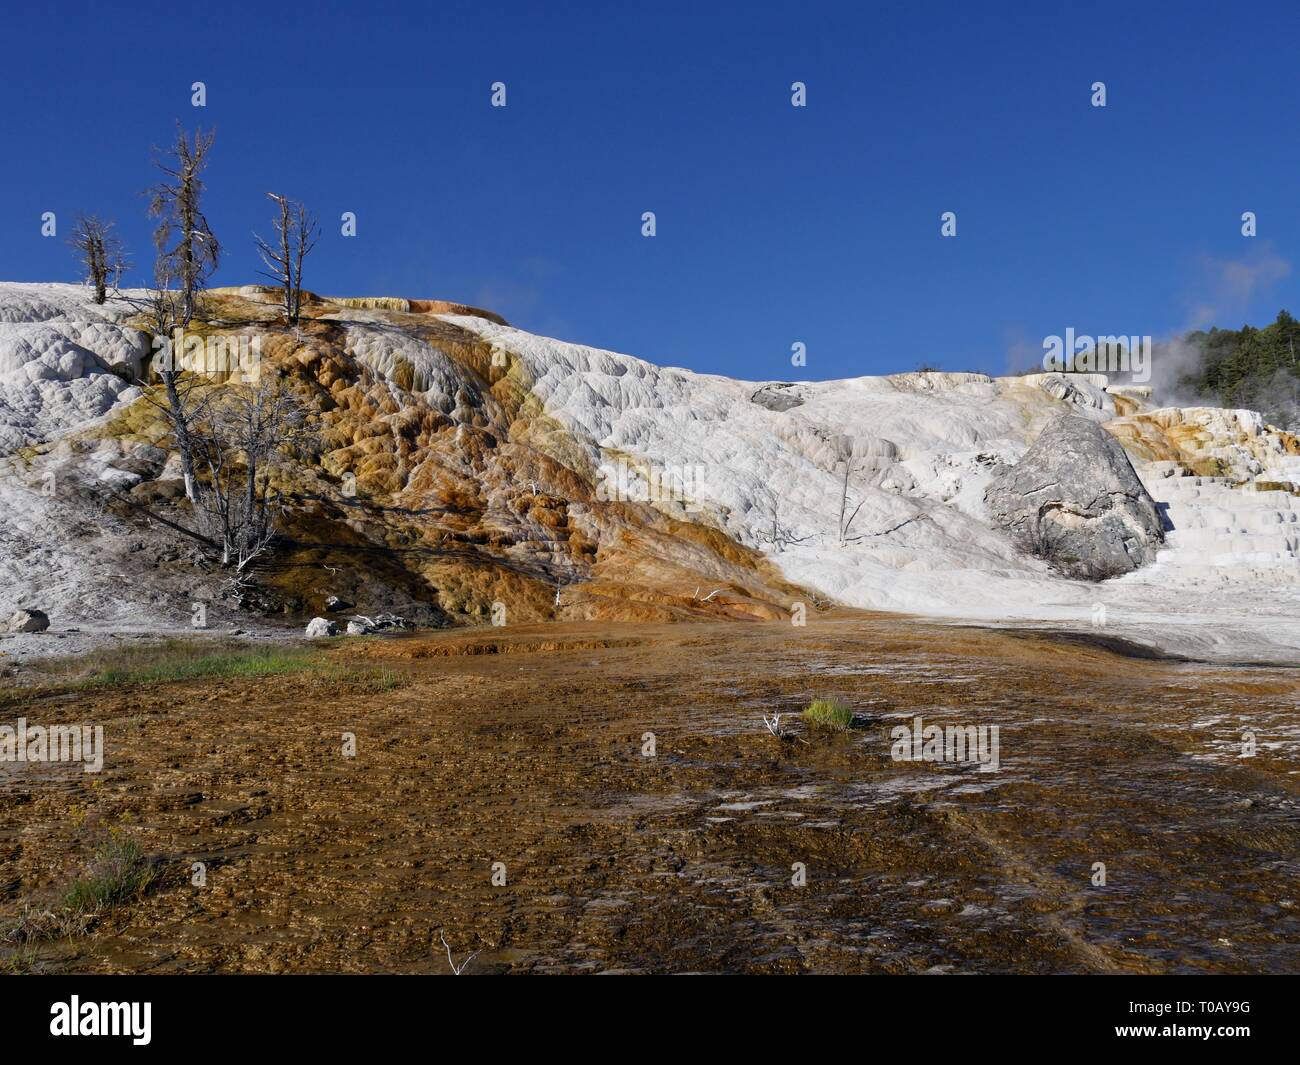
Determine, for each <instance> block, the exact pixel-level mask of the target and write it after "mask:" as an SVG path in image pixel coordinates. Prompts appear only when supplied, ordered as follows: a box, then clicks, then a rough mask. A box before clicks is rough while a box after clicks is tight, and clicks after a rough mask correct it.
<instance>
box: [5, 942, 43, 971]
mask: <svg viewBox="0 0 1300 1065" xmlns="http://www.w3.org/2000/svg"><path fill="white" fill-rule="evenodd" d="M35 964H36V948H35V947H34V946H32V944H30V943H23V944H21V945H19V946H18V947H16V948H14V949H13V950H12V951H10V952H9V953H8V954H6V955H5V956H4V957H2V958H0V976H26V975H27V974H28V973H30V972H31V971H32V966H33V965H35Z"/></svg>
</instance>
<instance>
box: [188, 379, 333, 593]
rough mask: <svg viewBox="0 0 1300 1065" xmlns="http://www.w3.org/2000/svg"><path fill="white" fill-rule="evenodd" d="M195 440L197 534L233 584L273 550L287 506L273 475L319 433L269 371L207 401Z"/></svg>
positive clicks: (196, 425) (197, 422) (194, 427)
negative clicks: (210, 545) (213, 549)
mask: <svg viewBox="0 0 1300 1065" xmlns="http://www.w3.org/2000/svg"><path fill="white" fill-rule="evenodd" d="M190 440H191V442H192V444H193V447H194V455H195V458H196V460H197V462H198V465H199V467H200V470H201V471H202V474H203V478H204V482H205V483H204V486H203V491H202V492H201V493H200V495H199V501H198V503H197V504H196V506H195V514H196V517H197V519H198V521H199V524H200V526H201V527H200V529H199V532H201V533H202V534H203V535H205V536H206V537H208V538H209V539H210V540H212V541H213V542H214V543H215V544H217V545H218V546H219V549H220V559H219V561H220V563H221V564H222V565H223V566H226V567H229V568H232V569H233V570H234V577H233V579H234V581H235V583H236V584H237V585H238V584H241V583H242V582H243V581H244V579H245V578H246V576H247V572H246V571H247V568H248V566H249V564H250V563H251V562H252V561H253V560H254V559H256V558H258V557H259V556H260V555H262V554H263V553H264V552H265V551H266V549H267V548H268V547H269V546H270V544H271V541H272V540H273V539H274V537H275V534H276V531H277V519H278V517H279V515H280V513H281V512H282V510H283V501H282V499H281V497H280V495H279V493H278V492H277V491H276V490H275V489H274V487H273V483H274V481H275V474H276V472H277V471H278V470H280V469H281V468H283V467H284V466H285V465H286V464H287V463H288V462H289V461H290V460H291V459H292V458H295V457H300V456H301V455H302V454H303V453H304V452H306V451H307V450H309V449H310V448H311V446H312V441H313V440H314V434H313V433H312V430H311V428H310V426H309V424H308V421H307V412H306V409H305V407H304V406H303V405H302V403H301V402H299V400H298V399H297V397H296V396H294V394H293V393H292V392H291V391H290V390H289V389H288V388H287V387H285V386H284V385H283V384H282V383H281V382H280V381H279V380H277V379H275V378H273V377H272V376H271V375H270V374H269V373H264V374H262V375H259V378H258V380H257V381H256V382H253V383H241V384H238V385H226V386H225V387H223V388H222V389H220V390H219V392H213V393H210V394H209V395H207V396H205V397H204V399H203V401H202V402H201V403H200V405H199V407H198V410H197V412H196V417H195V420H194V423H193V425H192V427H191V434H190Z"/></svg>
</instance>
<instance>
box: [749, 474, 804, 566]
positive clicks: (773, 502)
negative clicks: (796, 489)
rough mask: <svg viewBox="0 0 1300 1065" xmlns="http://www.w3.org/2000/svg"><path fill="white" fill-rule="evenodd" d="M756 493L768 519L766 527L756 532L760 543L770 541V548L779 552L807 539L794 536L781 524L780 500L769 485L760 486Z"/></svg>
mask: <svg viewBox="0 0 1300 1065" xmlns="http://www.w3.org/2000/svg"><path fill="white" fill-rule="evenodd" d="M758 495H759V502H760V503H761V505H762V509H763V511H764V512H765V513H766V514H767V516H768V519H769V521H768V529H767V530H766V531H762V532H759V534H758V539H759V542H760V543H770V544H771V545H772V550H773V551H775V552H777V554H780V553H781V552H782V551H784V550H785V548H786V547H787V546H789V545H790V544H801V543H803V542H804V541H805V540H807V539H808V537H807V536H795V535H794V533H793V532H792V531H791V530H790V528H789V527H788V526H786V525H784V524H782V522H781V520H780V505H781V500H780V499H779V498H778V497H777V494H776V492H775V491H773V490H772V489H771V488H769V487H764V486H760V488H759V492H758Z"/></svg>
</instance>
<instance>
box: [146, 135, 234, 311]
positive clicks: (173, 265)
mask: <svg viewBox="0 0 1300 1065" xmlns="http://www.w3.org/2000/svg"><path fill="white" fill-rule="evenodd" d="M215 137H216V131H215V130H214V131H211V132H209V133H206V134H205V133H203V132H202V131H201V130H195V131H194V139H193V141H192V142H191V140H190V138H189V136H188V135H187V134H186V132H185V130H184V129H182V128H181V127H180V125H179V124H178V125H177V127H176V143H175V145H173V146H172V148H171V149H170V151H168V152H167V153H165V154H164V155H162V156H160V158H158V159H157V160H156V165H157V167H158V169H159V170H161V171H162V172H163V175H164V177H163V180H162V181H160V182H159V183H158V184H157V185H155V186H154V187H153V188H152V189H150V190H149V214H150V216H152V217H154V218H157V219H158V220H159V221H158V226H157V228H156V229H155V230H154V235H153V239H154V246H155V247H156V248H157V249H158V260H159V262H160V263H161V264H163V267H164V271H163V272H165V273H166V275H167V276H168V277H169V278H172V279H174V281H175V283H176V286H177V289H178V291H179V295H180V303H179V309H180V314H179V322H178V324H179V325H180V327H181V328H182V329H184V328H185V327H186V326H188V325H189V324H190V322H191V321H192V320H193V318H194V313H195V310H196V309H197V306H198V300H199V297H200V295H201V294H202V292H203V287H204V285H205V284H206V283H207V280H208V278H209V277H211V276H212V273H213V271H215V270H216V268H217V263H218V262H219V261H220V258H221V245H220V244H219V243H218V242H217V238H216V236H215V235H214V234H213V232H212V227H211V226H209V225H208V220H207V217H206V216H205V215H204V213H203V209H202V206H201V204H202V199H203V181H202V179H201V177H200V175H201V174H202V172H203V168H204V167H205V166H207V161H208V153H209V152H210V151H211V150H212V142H213V139H214V138H215Z"/></svg>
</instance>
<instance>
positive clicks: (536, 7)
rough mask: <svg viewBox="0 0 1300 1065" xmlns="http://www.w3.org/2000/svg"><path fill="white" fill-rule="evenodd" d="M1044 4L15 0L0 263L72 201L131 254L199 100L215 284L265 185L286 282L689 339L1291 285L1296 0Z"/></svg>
mask: <svg viewBox="0 0 1300 1065" xmlns="http://www.w3.org/2000/svg"><path fill="white" fill-rule="evenodd" d="M1045 6H1046V5H1038V4H1028V3H1026V4H1016V5H998V4H989V5H974V4H969V3H963V4H917V3H910V4H897V5H894V4H881V5H876V4H872V5H867V4H860V3H853V4H849V3H843V4H818V3H799V4H793V3H779V4H778V3H750V4H734V5H732V4H699V3H696V4H675V3H655V4H653V5H639V6H638V7H637V8H635V9H634V8H632V7H630V6H626V5H615V4H609V3H604V4H563V3H555V4H540V3H531V4H524V3H509V2H499V3H491V4H484V3H475V4H430V3H418V4H417V3H401V4H384V3H381V2H376V3H372V4H368V5H331V4H329V3H313V4H310V5H302V6H301V8H300V13H299V14H294V13H293V11H292V8H293V5H292V4H287V5H273V4H263V5H258V6H252V5H248V6H241V5H240V4H236V3H223V4H221V5H156V6H152V5H149V4H143V5H132V6H131V8H130V9H129V14H128V13H119V10H117V9H106V8H105V7H104V6H103V5H101V4H95V5H90V4H85V5H60V10H59V12H58V13H57V14H56V13H55V11H54V9H53V8H48V7H47V8H42V7H40V6H38V5H24V6H23V7H22V8H11V9H10V11H9V12H8V13H7V14H6V36H7V45H8V47H7V48H6V50H5V52H6V55H5V61H4V63H3V64H0V92H2V93H3V101H4V106H3V108H2V109H0V145H3V156H4V160H5V163H6V165H4V166H0V234H2V235H3V236H2V237H0V278H4V279H9V280H74V279H75V272H74V266H73V263H72V260H71V257H70V255H69V252H68V250H67V248H66V247H65V246H64V243H63V236H64V234H66V231H67V228H68V227H69V226H70V225H71V222H72V220H73V218H74V216H75V214H76V212H77V211H78V210H87V211H94V212H97V213H99V214H101V215H104V216H107V217H111V218H114V219H116V220H117V222H118V225H119V230H120V232H121V233H122V235H123V236H124V237H125V239H126V241H127V243H128V244H129V245H130V247H131V249H132V251H133V254H134V258H135V261H136V263H137V264H138V265H142V264H147V263H148V262H149V259H150V247H149V232H150V223H149V220H148V219H147V218H146V217H145V203H144V199H143V197H142V196H141V195H140V192H141V190H142V189H144V188H146V187H147V186H148V185H149V184H150V183H151V182H152V181H153V180H154V175H153V173H152V171H151V168H150V163H149V161H150V148H151V147H152V146H153V145H161V144H164V143H165V142H167V141H168V139H169V137H170V136H171V135H172V131H173V128H174V123H175V121H176V120H177V119H180V120H181V121H182V122H183V123H185V124H186V125H187V126H188V127H190V128H192V127H193V126H194V125H195V124H196V123H201V124H202V125H203V126H205V127H208V126H215V127H216V128H217V143H216V147H215V149H214V155H213V163H212V166H211V168H210V170H209V172H208V175H207V180H208V186H209V196H208V201H207V208H208V216H209V218H210V220H211V222H212V224H213V227H214V229H215V230H216V232H217V234H218V236H219V237H220V238H221V239H222V240H223V242H224V244H225V248H226V255H225V258H224V260H223V263H222V266H221V270H220V272H219V274H218V275H217V277H216V279H215V283H217V284H239V283H247V282H253V281H257V280H259V278H258V277H257V276H256V271H257V270H258V267H259V264H258V261H257V258H256V254H255V251H254V248H253V241H252V233H253V231H254V230H255V229H257V230H260V231H262V232H268V231H269V222H270V212H269V210H268V207H269V206H270V205H269V203H268V202H267V201H266V199H265V197H264V193H265V192H266V191H268V190H275V191H277V192H282V193H284V194H287V195H290V196H293V197H295V198H298V199H301V200H303V201H305V202H306V203H307V204H308V205H309V206H311V207H312V208H314V209H315V210H316V212H317V213H318V215H319V216H320V217H321V219H322V222H323V223H324V228H325V236H324V238H323V239H322V241H321V243H320V246H319V247H318V249H317V250H316V252H315V253H314V255H313V257H312V259H311V260H309V262H308V268H307V278H306V282H307V285H308V287H309V288H312V289H313V290H315V291H319V292H325V293H331V294H349V295H366V294H384V295H403V296H413V297H433V298H446V299H455V300H461V301H464V302H469V303H476V304H479V305H482V306H487V307H490V308H492V309H494V310H496V311H498V312H500V313H501V314H503V315H505V316H506V317H507V318H508V319H509V320H510V321H511V322H512V323H514V324H517V325H519V326H521V327H523V328H526V329H530V330H533V331H536V332H541V333H546V334H549V335H553V336H560V337H563V338H565V339H569V340H575V341H579V342H582V343H589V344H593V345H597V346H601V347H608V348H612V349H615V350H619V351H626V352H629V353H632V354H635V355H639V356H642V357H644V358H648V359H651V360H653V361H656V362H660V363H668V364H673V365H681V366H689V367H691V368H692V369H697V370H702V371H706V372H716V373H726V374H731V375H736V376H743V377H748V378H753V379H799V378H828V377H841V376H849V375H857V374H867V373H888V372H895V371H899V370H907V369H913V368H915V367H916V366H917V365H918V364H920V363H922V362H925V363H929V364H932V365H937V366H940V367H942V368H944V369H951V370H960V369H978V370H984V371H987V372H994V373H1001V372H1005V371H1006V370H1007V369H1008V368H1009V365H1011V364H1015V363H1018V364H1021V365H1023V364H1027V363H1028V362H1030V361H1033V360H1035V359H1036V358H1037V357H1039V356H1041V352H1042V338H1043V337H1044V336H1046V335H1049V334H1054V333H1056V334H1059V333H1063V332H1064V331H1065V329H1066V328H1067V327H1073V328H1074V329H1075V330H1076V331H1077V332H1078V333H1081V334H1082V333H1089V334H1144V333H1150V334H1153V335H1155V336H1156V337H1157V338H1159V337H1161V336H1164V335H1168V334H1170V333H1173V332H1176V331H1181V330H1183V329H1185V328H1188V327H1190V326H1193V325H1202V324H1207V323H1211V322H1212V323H1214V324H1219V325H1225V326H1238V325H1240V324H1242V323H1243V322H1245V321H1251V322H1254V323H1257V324H1264V323H1265V322H1266V321H1268V320H1271V319H1272V318H1273V316H1274V315H1275V314H1276V312H1277V310H1278V308H1279V307H1282V306H1285V307H1288V308H1289V309H1290V310H1292V311H1293V312H1296V313H1300V300H1298V299H1296V298H1295V297H1296V292H1295V288H1296V285H1297V275H1296V272H1295V270H1294V269H1293V258H1294V253H1295V249H1296V248H1297V246H1298V245H1297V240H1300V207H1298V206H1297V202H1296V201H1297V193H1298V191H1300V137H1297V136H1296V133H1295V123H1294V117H1295V114H1296V111H1297V107H1296V104H1297V84H1298V83H1300V74H1298V73H1297V64H1296V61H1295V56H1294V42H1295V40H1296V38H1297V30H1298V29H1300V14H1298V13H1297V11H1298V10H1300V9H1297V8H1296V5H1294V4H1282V3H1278V4H1261V5H1250V4H1235V5H1232V6H1230V7H1225V6H1223V5H1210V4H1190V3H1179V4H1144V5H1141V8H1140V9H1139V10H1135V9H1134V5H1130V4H1105V3H1089V4H1086V5H1070V10H1062V11H1059V12H1049V11H1044V10H1041V8H1043V7H1045ZM151 7H152V10H151ZM120 10H121V12H126V10H127V9H120ZM282 11H284V12H288V17H287V18H285V19H280V18H278V17H274V18H273V17H272V16H273V15H275V16H278V15H279V14H280V13H281V12H282ZM195 81H203V82H204V83H205V84H206V86H207V107H205V108H202V109H197V108H193V107H192V106H191V105H190V95H191V94H190V86H191V84H192V83H193V82H195ZM495 81H502V82H505V84H506V86H507V101H508V104H507V106H506V107H505V108H493V107H491V106H490V86H491V84H492V83H493V82H495ZM794 81H802V82H805V83H806V84H807V87H808V88H807V92H808V106H807V107H806V108H802V109H797V108H794V107H792V106H791V105H790V86H791V83H792V82H794ZM1095 81H1104V82H1105V84H1106V87H1107V106H1106V107H1105V108H1094V107H1093V106H1091V104H1090V97H1091V85H1092V83H1093V82H1095ZM1247 210H1250V211H1254V212H1256V213H1257V216H1258V226H1259V235H1258V236H1257V237H1255V238H1253V239H1250V238H1245V237H1243V236H1242V235H1241V221H1240V217H1241V214H1242V212H1243V211H1247ZM44 211H54V212H56V214H57V216H58V219H59V223H60V229H61V232H60V235H59V238H58V239H50V238H43V237H41V235H40V217H41V214H42V212H44ZM344 211H354V212H356V215H357V219H358V226H357V228H358V235H357V236H356V237H355V238H352V239H349V238H345V237H343V236H341V234H340V232H339V221H338V219H339V216H340V214H341V213H342V212H344ZM644 211H654V212H655V214H656V217H657V227H658V233H657V235H656V236H655V237H654V238H646V237H643V236H641V215H642V212H644ZM944 211H953V212H956V214H957V236H956V237H955V238H952V239H944V238H942V237H941V236H940V215H941V213H942V212H944ZM145 277H146V273H145V271H144V270H141V269H137V271H136V272H135V277H134V280H137V281H143V280H144V279H145ZM796 341H800V342H802V343H804V344H805V345H806V346H807V352H808V365H807V367H806V368H805V369H803V370H796V369H794V368H792V367H791V366H790V350H791V345H792V344H793V343H794V342H796Z"/></svg>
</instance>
